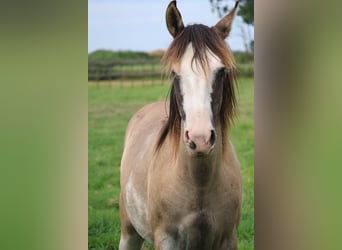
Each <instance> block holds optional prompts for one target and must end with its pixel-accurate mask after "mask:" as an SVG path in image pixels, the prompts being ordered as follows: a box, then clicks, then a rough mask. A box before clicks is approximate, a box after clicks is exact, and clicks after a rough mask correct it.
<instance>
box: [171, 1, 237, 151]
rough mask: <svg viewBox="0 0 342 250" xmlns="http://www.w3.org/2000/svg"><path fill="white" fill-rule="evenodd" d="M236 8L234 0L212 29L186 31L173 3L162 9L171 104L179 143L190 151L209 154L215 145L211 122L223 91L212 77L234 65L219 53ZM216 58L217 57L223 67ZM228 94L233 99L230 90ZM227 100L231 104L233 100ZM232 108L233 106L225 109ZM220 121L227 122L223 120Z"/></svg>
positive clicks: (223, 52) (221, 51) (225, 53)
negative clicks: (172, 77) (179, 133)
mask: <svg viewBox="0 0 342 250" xmlns="http://www.w3.org/2000/svg"><path fill="white" fill-rule="evenodd" d="M237 7H238V1H236V4H235V6H234V8H233V9H232V11H231V12H230V13H229V14H228V15H226V16H225V17H223V18H222V19H221V20H220V21H219V22H218V23H217V24H216V25H215V26H213V27H212V28H208V27H207V26H205V27H204V25H197V26H196V25H193V26H192V27H191V29H190V30H189V26H187V27H184V24H183V20H182V16H181V14H180V12H179V10H178V9H177V6H176V1H172V2H171V3H170V4H169V6H168V8H167V10H166V24H167V28H168V30H169V32H170V34H171V35H172V36H173V37H174V41H173V43H172V45H171V46H170V47H171V49H169V50H168V55H169V58H168V57H165V58H168V59H169V60H171V61H172V63H170V65H172V67H171V68H172V70H173V72H175V74H176V75H177V80H176V82H175V83H176V84H174V85H173V91H174V92H176V93H177V92H178V93H179V94H178V95H175V96H176V97H175V100H171V104H173V103H176V104H177V106H178V111H179V113H180V116H181V118H182V120H183V130H182V131H183V135H182V136H183V140H184V143H185V144H186V145H187V148H188V149H189V150H190V152H197V153H200V154H209V153H210V152H211V150H212V149H213V148H214V145H215V142H216V131H215V122H216V120H217V114H218V113H219V111H220V109H221V103H222V92H224V91H223V84H222V82H220V81H216V78H217V73H218V72H219V69H222V68H226V67H227V66H229V65H230V66H231V65H233V64H234V62H233V59H231V58H230V55H229V53H228V51H227V52H226V51H223V50H226V49H225V47H226V45H225V43H224V39H225V38H226V37H227V36H228V35H229V33H230V30H231V24H232V21H233V18H234V16H235V14H236V11H237ZM216 55H220V58H221V60H222V61H224V64H223V63H222V61H221V60H220V58H218V57H217V56H216ZM180 56H181V57H180ZM220 72H221V71H220ZM220 83H221V84H220ZM231 94H232V95H231V96H232V97H233V92H232V91H231ZM225 100H227V99H225ZM231 100H232V101H231V102H232V103H234V99H233V98H232V99H231ZM172 101H173V102H172ZM171 104H170V106H171V108H170V110H171V109H172V105H171ZM232 107H233V104H232V105H230V109H227V110H228V111H229V110H232ZM227 113H228V112H227ZM229 113H231V112H229ZM221 116H225V115H224V114H221ZM178 118H179V117H178ZM221 120H222V121H224V120H227V119H226V118H225V117H223V118H222V119H221Z"/></svg>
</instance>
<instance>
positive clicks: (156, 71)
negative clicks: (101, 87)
mask: <svg viewBox="0 0 342 250" xmlns="http://www.w3.org/2000/svg"><path fill="white" fill-rule="evenodd" d="M157 78H159V79H160V78H161V65H160V62H159V60H129V61H120V62H111V61H108V62H105V61H90V62H88V80H89V81H101V80H122V81H126V80H133V79H149V80H151V79H157Z"/></svg>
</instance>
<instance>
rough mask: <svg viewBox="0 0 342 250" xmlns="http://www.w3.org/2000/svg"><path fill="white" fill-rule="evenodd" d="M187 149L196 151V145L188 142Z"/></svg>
mask: <svg viewBox="0 0 342 250" xmlns="http://www.w3.org/2000/svg"><path fill="white" fill-rule="evenodd" d="M189 147H190V148H191V149H192V150H195V149H196V144H195V143H194V142H193V141H190V143H189Z"/></svg>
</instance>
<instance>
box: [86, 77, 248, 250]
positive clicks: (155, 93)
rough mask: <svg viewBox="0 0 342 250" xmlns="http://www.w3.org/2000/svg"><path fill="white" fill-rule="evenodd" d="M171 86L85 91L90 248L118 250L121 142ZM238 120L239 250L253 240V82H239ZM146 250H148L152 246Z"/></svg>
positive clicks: (235, 137)
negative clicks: (141, 112) (134, 119)
mask: <svg viewBox="0 0 342 250" xmlns="http://www.w3.org/2000/svg"><path fill="white" fill-rule="evenodd" d="M168 90H169V86H167V85H155V86H138V87H134V88H132V87H124V88H118V87H113V88H109V87H107V86H103V87H100V88H96V87H95V86H89V87H88V103H89V117H88V126H89V130H88V152H89V155H88V212H89V215H88V248H89V249H118V244H119V239H120V219H119V192H120V188H119V179H120V171H119V168H120V160H121V154H122V148H123V138H124V134H125V129H126V125H127V123H128V121H129V119H130V117H131V116H132V115H133V114H134V113H135V112H136V111H137V110H138V109H139V108H140V107H142V106H143V105H144V104H146V103H149V102H153V101H157V100H165V98H166V96H167V93H168ZM238 93H239V95H238V102H239V109H240V115H239V118H238V119H237V120H236V122H235V125H234V127H233V128H232V129H231V139H232V141H233V144H234V146H235V149H236V151H237V154H238V157H239V160H240V163H241V172H242V176H243V185H244V190H243V205H242V207H243V208H242V215H241V221H240V227H239V231H238V238H239V249H240V250H244V249H253V241H254V166H253V164H254V134H253V127H254V119H253V105H254V102H253V93H254V88H253V79H244V78H242V79H240V80H239V92H238ZM145 248H146V249H152V248H150V246H147V245H146V247H145Z"/></svg>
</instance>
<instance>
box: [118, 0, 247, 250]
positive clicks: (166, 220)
mask: <svg viewBox="0 0 342 250" xmlns="http://www.w3.org/2000/svg"><path fill="white" fill-rule="evenodd" d="M237 7H238V2H236V4H235V7H234V8H233V9H232V11H231V12H230V13H229V14H228V15H226V16H225V17H223V18H222V19H221V20H220V21H219V22H218V23H217V24H216V25H215V26H213V27H211V28H209V27H208V26H205V25H202V24H192V25H188V26H186V27H185V26H184V24H183V21H182V16H181V14H180V12H179V10H178V8H177V6H176V1H172V2H170V3H169V5H168V7H167V9H166V24H167V29H168V31H169V32H170V34H171V35H172V36H173V41H172V43H171V44H170V46H169V48H168V49H167V51H166V52H165V54H164V56H163V58H162V63H163V65H164V68H165V70H166V72H167V73H168V74H169V76H170V77H171V79H172V84H171V90H170V93H169V94H170V100H169V101H160V102H156V103H152V104H148V105H146V106H144V107H143V108H141V109H140V110H139V111H138V112H137V113H136V114H135V115H134V116H133V117H132V118H131V120H130V121H129V123H128V126H127V130H126V134H125V142H124V150H123V155H122V159H121V167H120V171H121V173H120V185H121V193H120V220H121V238H120V243H119V249H120V250H126V249H141V247H142V244H143V242H144V240H146V241H148V242H150V243H152V244H153V245H154V247H155V249H161V250H177V249H178V250H181V249H187V250H189V249H192V250H201V249H203V250H207V249H214V250H220V249H224V250H227V249H237V245H238V242H237V229H238V225H239V220H240V213H241V204H242V178H241V173H240V165H239V161H238V158H237V155H236V152H235V150H234V147H233V145H232V143H231V142H230V140H229V133H228V132H229V128H230V127H231V126H230V125H231V124H232V122H233V119H234V117H235V116H236V113H237V101H236V97H235V89H236V80H237V70H236V66H235V61H234V57H233V55H232V53H231V51H230V50H229V48H228V46H227V44H226V42H225V41H224V39H225V38H226V37H227V36H228V35H229V33H230V30H231V24H232V21H233V17H234V16H235V14H236V10H237Z"/></svg>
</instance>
